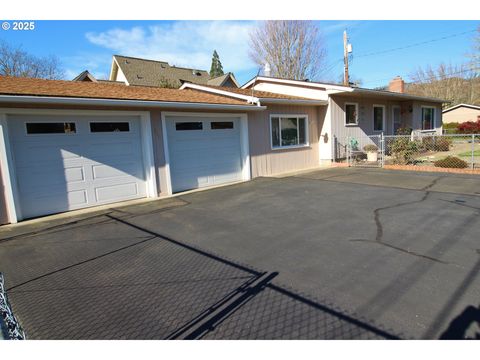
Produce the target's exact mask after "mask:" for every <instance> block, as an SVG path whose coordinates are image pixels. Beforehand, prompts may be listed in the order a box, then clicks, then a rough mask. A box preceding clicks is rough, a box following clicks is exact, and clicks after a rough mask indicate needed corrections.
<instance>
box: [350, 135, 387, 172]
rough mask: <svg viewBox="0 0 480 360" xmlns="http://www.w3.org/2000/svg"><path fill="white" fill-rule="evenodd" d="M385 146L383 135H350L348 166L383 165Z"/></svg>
mask: <svg viewBox="0 0 480 360" xmlns="http://www.w3.org/2000/svg"><path fill="white" fill-rule="evenodd" d="M384 148H385V141H384V137H383V135H370V136H366V135H365V136H358V137H355V136H349V137H347V139H346V150H347V151H346V152H347V154H346V155H347V162H348V166H361V167H383V163H384V154H385V151H384Z"/></svg>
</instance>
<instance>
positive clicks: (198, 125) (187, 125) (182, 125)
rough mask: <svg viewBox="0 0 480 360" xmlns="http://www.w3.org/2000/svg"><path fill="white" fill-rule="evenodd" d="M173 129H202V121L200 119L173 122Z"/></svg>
mask: <svg viewBox="0 0 480 360" xmlns="http://www.w3.org/2000/svg"><path fill="white" fill-rule="evenodd" d="M175 129H176V130H177V131H186V130H203V123H202V122H201V121H195V122H177V123H176V124H175Z"/></svg>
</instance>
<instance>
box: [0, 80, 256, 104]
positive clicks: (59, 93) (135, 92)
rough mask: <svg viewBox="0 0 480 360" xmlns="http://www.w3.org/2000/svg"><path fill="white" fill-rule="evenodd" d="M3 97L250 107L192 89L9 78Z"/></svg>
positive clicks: (2, 85)
mask: <svg viewBox="0 0 480 360" xmlns="http://www.w3.org/2000/svg"><path fill="white" fill-rule="evenodd" d="M229 89H230V88H229ZM0 95H24V96H26V95H30V96H50V97H72V98H96V99H119V100H143V101H166V102H190V103H207V104H225V105H249V104H247V102H246V101H244V100H239V99H235V98H231V97H227V96H221V95H216V94H211V93H206V92H203V91H196V90H191V89H185V90H178V89H166V88H158V87H146V86H118V85H115V84H109V83H98V82H97V83H93V82H83V81H64V80H44V79H32V78H17V77H6V76H0ZM252 106H254V105H252Z"/></svg>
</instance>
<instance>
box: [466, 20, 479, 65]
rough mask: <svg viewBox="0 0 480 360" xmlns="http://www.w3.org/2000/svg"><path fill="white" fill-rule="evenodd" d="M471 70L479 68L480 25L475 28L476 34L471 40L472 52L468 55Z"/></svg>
mask: <svg viewBox="0 0 480 360" xmlns="http://www.w3.org/2000/svg"><path fill="white" fill-rule="evenodd" d="M468 56H469V58H470V62H471V67H472V68H473V69H475V68H479V67H480V25H478V27H477V34H476V35H475V37H474V38H473V46H472V52H471V53H470V54H469V55H468Z"/></svg>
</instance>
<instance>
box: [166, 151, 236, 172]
mask: <svg viewBox="0 0 480 360" xmlns="http://www.w3.org/2000/svg"><path fill="white" fill-rule="evenodd" d="M238 153H239V149H236V148H225V149H221V150H220V149H218V151H214V152H212V151H210V150H207V149H204V150H197V151H187V150H182V151H179V152H178V153H176V154H175V156H174V157H173V160H175V161H176V162H177V164H176V165H175V167H178V168H182V167H190V166H195V165H197V164H211V165H212V166H214V165H215V164H221V163H223V162H231V163H235V164H236V163H238V164H239V163H240V158H239V157H238ZM173 160H172V161H173Z"/></svg>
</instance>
